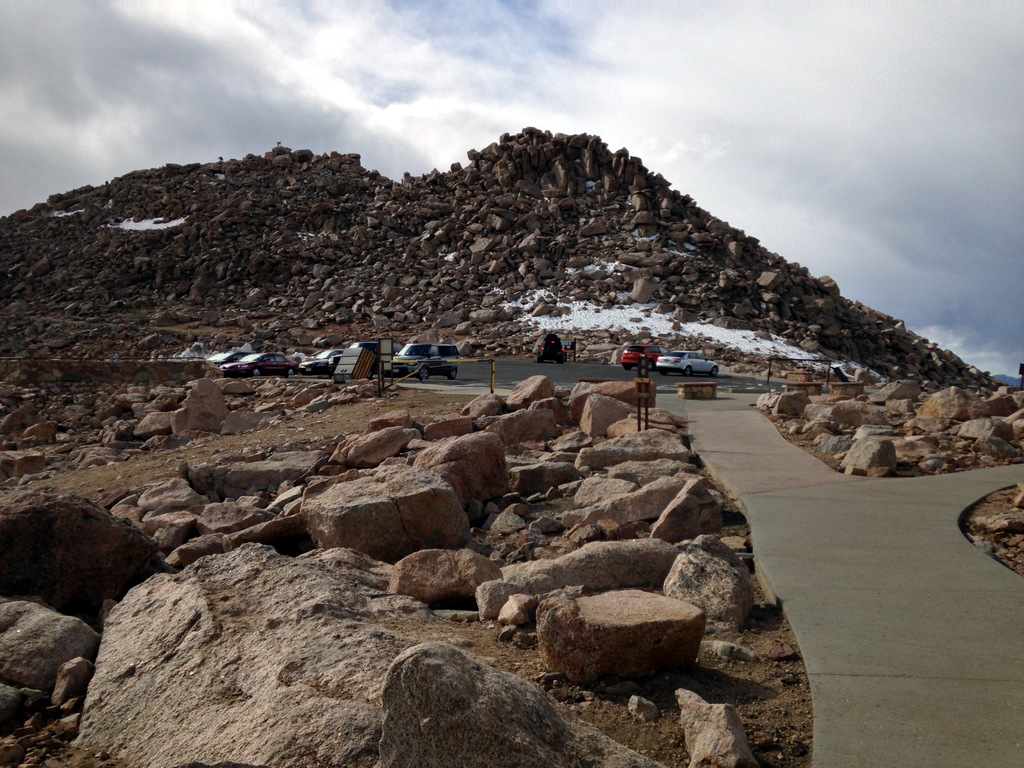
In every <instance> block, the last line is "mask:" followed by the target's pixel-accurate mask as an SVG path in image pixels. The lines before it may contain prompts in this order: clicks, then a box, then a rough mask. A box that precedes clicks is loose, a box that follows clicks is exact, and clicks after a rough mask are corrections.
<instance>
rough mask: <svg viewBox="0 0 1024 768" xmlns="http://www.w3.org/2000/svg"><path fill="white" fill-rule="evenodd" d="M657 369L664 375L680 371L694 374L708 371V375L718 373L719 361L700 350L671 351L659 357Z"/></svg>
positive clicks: (689, 374) (679, 372)
mask: <svg viewBox="0 0 1024 768" xmlns="http://www.w3.org/2000/svg"><path fill="white" fill-rule="evenodd" d="M654 368H655V370H657V371H658V373H660V374H661V375H662V376H667V375H668V374H670V373H678V374H680V375H682V376H692V375H693V374H695V373H706V374H707V375H708V376H717V375H718V363H716V362H715V361H714V360H709V359H708V358H706V357H705V356H704V355H702V354H701V353H700V352H669V353H668V354H665V355H662V356H661V357H659V358H658V360H657V362H656V363H655V364H654Z"/></svg>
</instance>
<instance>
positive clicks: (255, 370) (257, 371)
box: [249, 368, 263, 376]
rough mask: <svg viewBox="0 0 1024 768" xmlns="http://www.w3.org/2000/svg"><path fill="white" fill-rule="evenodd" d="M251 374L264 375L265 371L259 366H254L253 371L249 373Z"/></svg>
mask: <svg viewBox="0 0 1024 768" xmlns="http://www.w3.org/2000/svg"><path fill="white" fill-rule="evenodd" d="M249 375H250V376H262V375H263V371H261V370H260V369H259V368H253V369H252V373H251V374H249Z"/></svg>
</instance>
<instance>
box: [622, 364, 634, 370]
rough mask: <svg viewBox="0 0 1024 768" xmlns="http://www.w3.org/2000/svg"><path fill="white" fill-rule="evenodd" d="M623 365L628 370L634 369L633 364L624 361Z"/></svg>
mask: <svg viewBox="0 0 1024 768" xmlns="http://www.w3.org/2000/svg"><path fill="white" fill-rule="evenodd" d="M622 367H623V369H624V370H627V371H632V370H633V366H632V365H630V364H629V363H623V364H622Z"/></svg>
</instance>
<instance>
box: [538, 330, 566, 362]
mask: <svg viewBox="0 0 1024 768" xmlns="http://www.w3.org/2000/svg"><path fill="white" fill-rule="evenodd" d="M545 360H554V361H555V362H556V363H564V362H565V350H564V349H563V348H562V340H561V339H560V338H558V334H557V333H549V334H548V335H547V336H545V337H544V341H542V342H541V343H540V347H539V348H538V350H537V362H538V363H543V362H544V361H545Z"/></svg>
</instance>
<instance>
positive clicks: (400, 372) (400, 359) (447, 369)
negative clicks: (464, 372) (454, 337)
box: [391, 344, 460, 380]
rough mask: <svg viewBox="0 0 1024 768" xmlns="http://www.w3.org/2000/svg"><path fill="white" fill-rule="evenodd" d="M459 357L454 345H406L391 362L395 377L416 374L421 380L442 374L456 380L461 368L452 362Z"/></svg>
mask: <svg viewBox="0 0 1024 768" xmlns="http://www.w3.org/2000/svg"><path fill="white" fill-rule="evenodd" d="M459 357H460V355H459V350H458V349H457V348H456V347H455V345H454V344H406V345H405V346H404V347H402V348H401V349H400V350H399V352H398V354H397V355H395V357H394V359H393V360H392V361H391V370H392V371H394V374H395V376H408V375H409V374H410V373H413V372H415V373H416V374H417V375H418V376H419V377H420V379H421V380H426V379H427V378H429V377H430V376H440V375H442V374H443V375H445V376H447V377H448V378H449V379H454V378H455V377H456V376H457V375H458V373H459V368H458V366H457V365H456V364H455V363H453V362H452V360H458V359H459Z"/></svg>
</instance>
